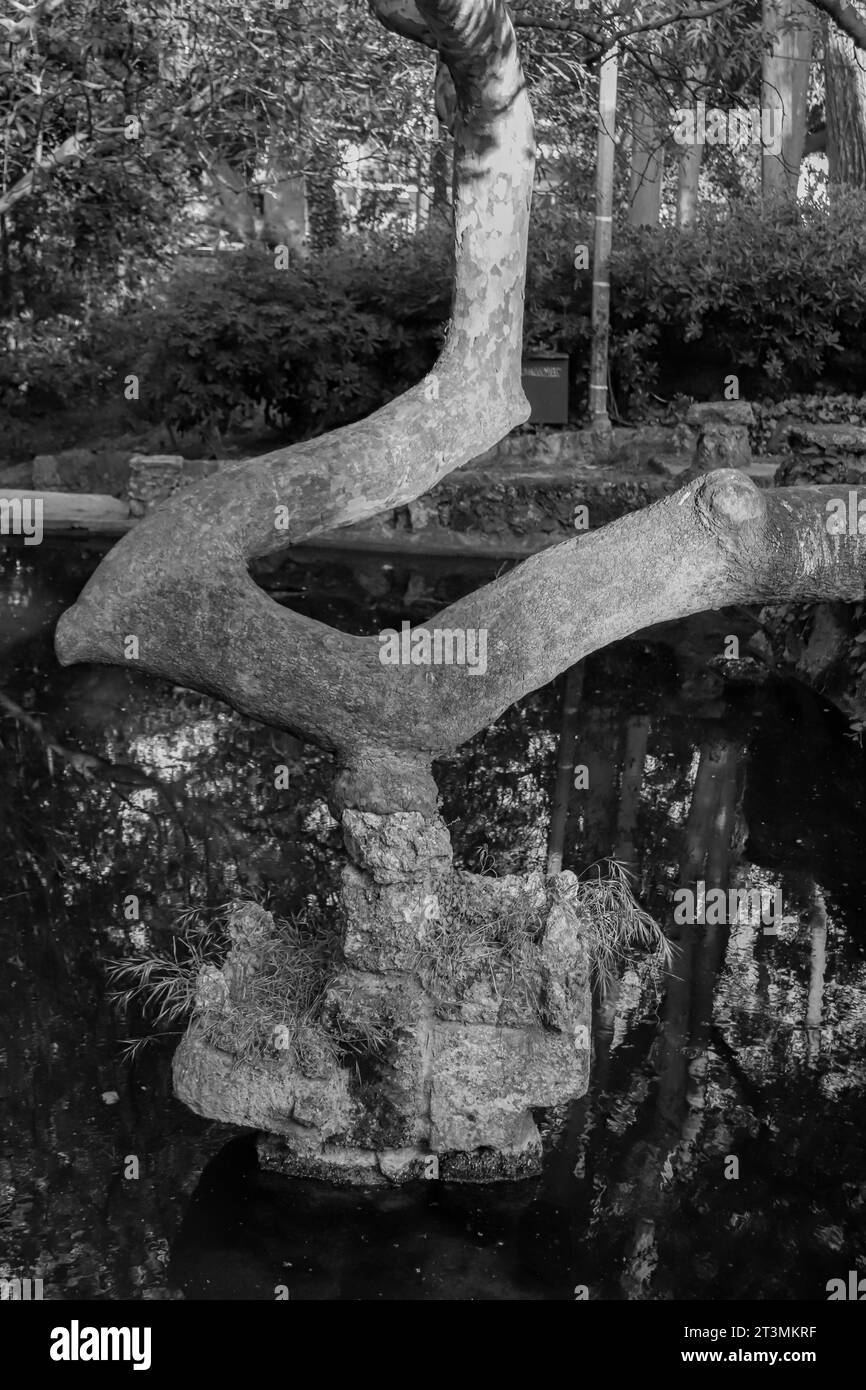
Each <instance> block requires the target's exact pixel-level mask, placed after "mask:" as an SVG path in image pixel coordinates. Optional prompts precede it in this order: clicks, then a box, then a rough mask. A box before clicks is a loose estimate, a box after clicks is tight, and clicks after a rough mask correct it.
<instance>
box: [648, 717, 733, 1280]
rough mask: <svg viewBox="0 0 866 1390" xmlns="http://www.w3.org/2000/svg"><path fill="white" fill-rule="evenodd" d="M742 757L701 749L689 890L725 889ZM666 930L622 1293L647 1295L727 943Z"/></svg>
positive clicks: (699, 1105)
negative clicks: (648, 1115)
mask: <svg viewBox="0 0 866 1390" xmlns="http://www.w3.org/2000/svg"><path fill="white" fill-rule="evenodd" d="M742 757H743V747H742V744H741V743H740V742H739V741H738V740H734V739H731V738H726V737H724V736H723V735H718V736H714V737H712V738H710V739H708V740H707V741H706V742H705V743H704V744H703V746H702V747H701V752H700V759H699V762H698V769H697V774H696V776H695V783H694V788H693V791H692V798H691V805H690V807H689V814H688V818H687V820H686V825H685V829H684V832H683V843H682V853H681V858H680V873H679V880H680V887H682V888H689V889H691V890H692V891H693V892H694V891H695V888H696V881H697V880H698V879H699V878H706V881H707V885H708V886H711V887H718V888H721V887H725V888H726V887H727V878H728V874H729V870H730V864H731V857H732V856H731V841H732V838H733V834H734V830H735V826H736V813H737V804H738V801H739V796H740V793H741V790H742V786H741V778H740V776H739V767H740V763H741V761H742ZM668 933H669V935H670V936H671V938H672V939H673V940H674V941H676V942H677V943H678V951H677V954H676V956H675V957H674V961H673V964H672V966H671V968H670V969H669V971H668V972H667V982H666V989H665V1000H664V1005H663V1008H662V1023H661V1027H660V1030H659V1035H658V1038H657V1039H656V1043H655V1046H654V1049H653V1053H654V1057H653V1060H654V1062H655V1066H656V1072H657V1084H656V1095H655V1113H654V1116H653V1120H652V1123H651V1128H650V1133H649V1136H648V1137H647V1138H646V1139H645V1141H644V1143H643V1144H642V1145H641V1151H640V1153H639V1156H638V1158H637V1162H636V1165H635V1169H636V1171H635V1169H633V1173H634V1188H633V1204H634V1209H635V1212H636V1216H635V1226H634V1230H633V1235H632V1239H631V1241H630V1244H629V1249H628V1253H627V1258H626V1267H625V1270H624V1272H623V1276H622V1288H623V1292H624V1293H625V1295H626V1297H627V1298H632V1299H639V1298H646V1297H649V1296H651V1294H650V1288H649V1286H650V1283H651V1281H652V1277H653V1272H654V1269H655V1267H656V1264H657V1261H658V1254H657V1249H656V1233H657V1229H658V1223H659V1220H660V1218H661V1214H662V1211H663V1207H664V1194H665V1185H666V1183H667V1182H668V1181H670V1180H671V1179H672V1178H673V1176H674V1171H675V1170H674V1165H675V1164H676V1163H677V1162H678V1160H679V1157H680V1156H681V1155H682V1153H683V1152H684V1150H687V1149H688V1148H690V1147H691V1145H693V1144H694V1142H695V1140H696V1139H697V1136H698V1134H699V1132H700V1128H701V1124H702V1117H703V1114H704V1101H705V1094H704V1093H705V1088H706V1077H707V1070H708V1055H707V1053H708V1042H709V1030H710V1027H711V1024H712V1010H713V997H714V993H715V984H716V979H717V977H718V973H719V970H720V969H721V966H722V963H723V961H724V955H725V950H726V947H727V940H728V928H727V926H726V925H721V926H712V925H707V926H704V927H700V928H699V927H696V926H695V925H694V924H690V923H682V924H679V923H672V924H670V925H669V926H668Z"/></svg>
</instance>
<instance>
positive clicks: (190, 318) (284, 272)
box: [132, 238, 449, 439]
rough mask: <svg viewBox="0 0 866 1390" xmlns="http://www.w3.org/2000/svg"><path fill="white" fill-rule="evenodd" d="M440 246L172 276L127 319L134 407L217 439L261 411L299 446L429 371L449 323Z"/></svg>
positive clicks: (245, 259)
mask: <svg viewBox="0 0 866 1390" xmlns="http://www.w3.org/2000/svg"><path fill="white" fill-rule="evenodd" d="M448 295H449V276H448V266H447V245H446V243H445V242H444V241H439V242H437V241H435V240H434V239H432V238H430V239H427V238H424V239H418V240H417V241H413V242H406V243H403V244H402V245H397V246H394V245H390V244H388V243H387V242H386V241H384V240H383V241H381V242H372V243H370V242H367V243H364V244H360V243H359V244H358V245H357V246H355V245H353V244H352V243H349V244H348V245H347V246H345V247H343V248H341V249H340V250H339V251H333V252H328V253H323V254H320V255H318V256H315V257H311V258H310V259H308V260H306V261H300V260H297V261H294V262H293V263H292V264H290V266H289V267H288V268H287V269H279V270H278V269H275V264H274V256H273V254H271V253H268V252H264V251H258V250H254V251H246V252H239V253H225V254H223V255H221V256H219V257H218V258H217V259H216V261H215V262H214V263H211V264H210V265H198V266H194V267H193V268H189V267H183V268H182V269H179V270H178V271H177V272H176V273H175V274H174V276H173V277H172V278H171V279H170V280H169V282H168V283H167V284H166V286H165V287H164V290H163V294H162V297H161V301H162V302H161V303H160V304H159V305H157V306H156V307H154V308H151V309H148V310H146V311H143V312H142V313H140V314H139V315H138V316H137V318H136V319H135V320H134V321H133V324H132V329H133V333H134V336H135V339H136V340H137V341H138V342H139V343H142V344H146V345H147V347H146V350H145V353H144V357H143V360H142V366H141V382H142V386H141V389H142V401H143V402H146V405H147V409H148V413H153V412H156V413H157V414H159V415H160V416H161V417H162V418H164V419H166V420H167V421H168V422H169V423H170V424H172V425H175V426H178V427H180V428H181V429H188V428H191V427H200V426H203V425H217V426H218V427H219V428H221V429H224V428H226V426H227V425H228V423H229V421H230V420H231V419H232V418H234V419H235V421H237V419H238V418H243V417H244V416H245V415H250V414H252V413H253V412H254V411H255V410H256V409H258V408H261V407H264V410H265V414H266V418H267V419H268V421H269V422H271V423H274V424H279V425H281V426H284V427H286V428H287V429H289V430H290V431H291V433H292V435H293V436H294V437H295V438H296V439H303V438H306V437H309V436H311V435H313V434H319V433H322V432H323V431H325V430H329V429H333V428H335V427H336V426H338V425H343V424H347V423H349V422H351V421H352V420H357V419H360V418H361V417H363V416H365V415H367V414H369V413H370V411H372V410H375V409H376V408H377V407H378V406H380V405H383V404H384V403H385V402H386V401H387V400H389V399H390V398H391V397H392V396H395V395H397V394H398V393H399V392H401V391H403V390H405V389H406V388H407V387H408V386H410V385H412V384H413V383H414V382H416V381H417V380H418V379H419V378H420V377H421V376H423V374H424V373H425V372H426V371H427V370H428V369H429V367H430V366H432V364H433V361H434V360H435V357H436V354H437V352H438V349H439V345H440V343H441V336H442V326H443V323H444V321H445V319H446V318H447V315H448Z"/></svg>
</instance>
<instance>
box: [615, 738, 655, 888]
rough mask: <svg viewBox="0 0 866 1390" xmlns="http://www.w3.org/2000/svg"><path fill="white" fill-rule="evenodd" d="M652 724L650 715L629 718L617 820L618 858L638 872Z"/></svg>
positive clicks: (630, 868)
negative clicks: (639, 821) (642, 798)
mask: <svg viewBox="0 0 866 1390" xmlns="http://www.w3.org/2000/svg"><path fill="white" fill-rule="evenodd" d="M649 731H650V721H649V716H648V715H646V714H636V715H633V717H632V718H631V719H629V721H628V724H627V726H626V733H625V756H624V758H623V764H622V781H621V782H620V788H619V813H618V815H617V821H616V842H615V845H614V851H613V854H614V858H615V859H618V860H619V861H620V863H622V864H625V866H626V868H627V869H629V870H631V871H632V872H634V870H635V868H636V867H637V850H636V847H635V833H636V831H637V817H638V808H639V806H640V792H641V787H642V786H643V773H644V763H645V762H646V752H647V744H648V742H649Z"/></svg>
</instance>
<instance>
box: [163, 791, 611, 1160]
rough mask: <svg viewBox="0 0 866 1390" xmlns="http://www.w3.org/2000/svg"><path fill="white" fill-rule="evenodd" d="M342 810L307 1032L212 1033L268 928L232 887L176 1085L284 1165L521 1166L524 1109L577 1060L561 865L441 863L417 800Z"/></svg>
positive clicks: (584, 1081) (573, 1089) (237, 1002)
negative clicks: (326, 960) (331, 948)
mask: <svg viewBox="0 0 866 1390" xmlns="http://www.w3.org/2000/svg"><path fill="white" fill-rule="evenodd" d="M346 785H351V784H350V783H346ZM342 819H343V832H344V839H345V843H346V847H347V850H348V852H349V855H350V858H351V859H352V860H354V863H350V864H349V865H348V866H347V867H346V869H345V871H344V880H343V892H342V907H341V913H342V923H343V925H342V931H341V937H340V950H339V951H338V953H337V955H336V956H335V959H334V961H333V963H332V967H331V969H330V971H329V975H328V979H327V981H326V982H325V983H324V989H323V996H322V1003H321V1007H320V1010H319V1015H318V1018H317V1020H316V1022H315V1025H314V1027H313V1026H311V1027H310V1028H309V1029H308V1032H309V1033H310V1037H311V1040H312V1041H310V1039H308V1043H310V1045H308V1046H306V1047H305V1048H304V1050H303V1052H302V1053H299V1052H298V1050H297V1049H295V1050H294V1051H293V1052H291V1053H281V1051H280V1043H279V1039H280V1035H281V1033H280V1030H281V1029H285V1027H286V1025H285V1024H284V1023H280V1022H279V1020H277V1019H274V1027H273V1038H274V1041H273V1043H272V1044H270V1043H268V1044H267V1045H266V1046H265V1047H264V1048H262V1049H260V1050H259V1052H258V1053H256V1054H254V1055H252V1056H251V1055H250V1054H249V1051H247V1053H246V1054H245V1055H243V1056H238V1055H234V1053H233V1052H232V1050H231V1047H230V1044H229V1042H227V1040H230V1039H231V1038H232V1037H249V1035H250V1028H249V1026H247V1025H248V1023H249V1020H248V1019H247V1018H246V1017H245V1010H246V1011H249V1010H250V1009H251V1007H252V1006H251V1004H250V1002H249V1001H250V999H251V998H252V997H253V994H254V990H253V989H252V986H253V984H254V981H255V978H256V974H257V972H258V971H259V970H260V969H261V968H262V962H263V961H264V960H265V959H266V958H267V959H268V960H270V961H271V964H272V962H273V955H272V954H271V955H269V942H271V941H272V940H273V937H274V933H275V932H277V931H278V930H279V928H278V924H276V923H275V922H274V919H273V918H272V917H271V915H270V914H269V913H268V912H266V911H265V910H264V909H263V908H260V907H258V906H257V905H255V904H243V905H238V907H237V908H236V910H235V913H234V915H233V918H232V921H231V923H230V935H231V939H232V949H231V951H230V953H229V956H228V958H227V960H226V962H225V964H224V965H223V966H222V968H221V969H220V970H217V969H216V968H215V967H213V966H210V967H208V968H207V969H206V970H205V971H203V972H202V975H201V976H200V978H199V994H198V1001H197V1003H198V1007H197V1011H196V1016H195V1018H194V1019H193V1022H192V1024H191V1026H190V1028H189V1030H188V1032H187V1034H186V1036H185V1038H184V1039H183V1041H182V1043H181V1045H180V1047H179V1049H178V1051H177V1053H176V1056H175V1063H174V1082H175V1092H176V1094H177V1095H178V1097H179V1098H180V1099H181V1100H183V1101H184V1102H185V1103H186V1104H187V1105H189V1106H190V1107H191V1108H192V1109H193V1110H195V1111H197V1112H198V1113H199V1114H202V1115H206V1116H209V1117H211V1118H214V1119H220V1120H225V1121H230V1122H232V1123H234V1124H240V1125H245V1126H249V1127H252V1128H255V1129H258V1130H261V1131H263V1132H264V1134H265V1135H266V1136H267V1137H266V1138H264V1139H263V1140H262V1141H261V1143H260V1157H261V1161H262V1163H263V1164H264V1165H265V1166H266V1167H268V1168H270V1169H273V1170H276V1171H279V1172H283V1173H290V1174H292V1175H295V1176H304V1177H313V1178H322V1179H325V1180H327V1181H330V1182H337V1183H341V1184H349V1185H358V1184H362V1185H375V1184H379V1183H383V1182H385V1183H402V1182H408V1181H413V1180H416V1179H419V1178H433V1177H442V1178H447V1179H450V1180H453V1181H470V1182H482V1181H483V1182H490V1181H494V1180H496V1179H502V1178H517V1177H525V1176H529V1175H531V1174H534V1173H537V1172H538V1171H539V1167H540V1163H541V1155H542V1144H541V1137H540V1134H539V1131H538V1128H537V1126H536V1123H535V1120H534V1118H533V1113H532V1112H533V1110H536V1109H547V1108H548V1107H553V1106H557V1105H561V1104H563V1103H565V1102H568V1101H570V1100H572V1099H575V1098H577V1097H578V1096H581V1095H583V1094H584V1092H585V1090H586V1087H587V1085H588V1079H589V1060H590V1028H589V1024H590V1008H591V1005H590V990H589V962H588V953H587V948H586V931H585V928H586V923H585V921H582V920H581V916H580V910H579V908H578V907H577V906H576V905H575V900H574V893H573V885H574V876H573V875H572V874H568V873H565V874H560V875H557V876H556V877H554V878H551V879H548V880H544V879H543V878H542V877H541V875H540V874H531V875H528V876H519V875H510V876H506V877H503V878H501V879H496V878H491V877H481V876H478V875H474V874H466V873H456V872H454V871H453V869H452V867H451V849H450V843H449V841H448V836H447V831H446V828H445V826H444V824H443V823H442V822H441V820H439V818H438V816H436V815H435V813H434V814H431V813H429V812H428V813H425V812H421V811H395V812H391V813H379V812H371V811H360V810H357V809H354V808H351V807H350V808H345V809H344V810H343V813H342ZM257 1026H258V1027H259V1034H260V1035H262V1036H264V1037H265V1038H267V1036H268V1028H267V1026H266V1027H265V1029H264V1033H263V1034H262V1030H261V1026H260V1022H259V1023H258V1024H257ZM317 1029H318V1030H319V1031H318V1033H316V1030H317ZM317 1038H318V1044H317V1045H314V1044H316V1039H317Z"/></svg>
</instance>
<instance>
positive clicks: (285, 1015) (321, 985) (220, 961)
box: [108, 903, 340, 1074]
mask: <svg viewBox="0 0 866 1390" xmlns="http://www.w3.org/2000/svg"><path fill="white" fill-rule="evenodd" d="M238 905H239V904H238V903H227V904H225V905H224V906H222V907H221V908H218V909H217V910H216V911H215V912H213V913H210V914H206V913H204V912H202V911H199V910H190V911H187V912H185V913H183V914H181V916H180V917H179V918H178V919H177V922H176V926H177V928H178V933H177V935H176V937H175V939H174V942H173V944H172V950H171V953H170V954H167V953H154V954H151V955H139V956H135V957H133V958H131V959H127V960H125V961H123V962H121V963H119V964H116V965H113V966H112V967H111V968H110V969H109V971H108V978H109V984H110V985H113V986H115V989H114V991H113V993H112V994H111V995H110V998H111V999H112V1002H113V1003H114V1005H115V1007H116V1008H118V1010H120V1011H121V1012H123V1013H124V1014H127V1013H128V1012H129V1011H130V1010H132V1009H133V1008H136V1009H137V1010H138V1012H139V1014H140V1015H141V1017H142V1018H144V1019H145V1020H147V1021H148V1022H149V1023H150V1024H151V1027H152V1029H153V1033H152V1034H151V1035H150V1036H151V1037H152V1036H154V1035H155V1034H157V1033H164V1032H165V1031H167V1030H169V1029H171V1028H172V1026H173V1025H182V1026H186V1024H187V1023H189V1022H190V1020H191V1019H192V1018H193V1017H196V1018H198V1019H199V1021H200V1023H201V1025H202V1029H203V1033H204V1037H205V1039H206V1040H207V1041H208V1042H209V1043H211V1044H212V1045H213V1046H214V1047H218V1048H220V1049H222V1050H223V1051H226V1052H230V1053H232V1054H233V1055H235V1056H236V1057H238V1058H241V1059H243V1060H246V1061H255V1060H263V1059H264V1058H276V1057H280V1056H282V1057H286V1058H287V1059H288V1060H290V1061H291V1062H292V1063H293V1064H295V1065H297V1066H298V1067H299V1068H300V1069H301V1070H303V1071H305V1072H307V1073H308V1074H315V1073H317V1072H319V1071H321V1069H322V1068H323V1067H326V1066H327V1065H328V1064H329V1063H330V1061H331V1060H333V1059H334V1057H335V1056H336V1054H337V1051H338V1049H339V1042H340V1040H339V1037H334V1036H333V1035H332V1033H331V1032H330V1031H328V1030H327V1029H326V1028H325V1027H324V1025H323V1023H322V1019H321V1014H322V1007H323V1003H324V999H325V994H326V992H327V989H328V985H329V984H330V983H331V980H332V979H333V977H334V974H335V967H336V958H337V951H338V946H339V937H338V934H337V932H336V930H335V929H334V928H333V927H331V926H330V925H329V924H328V923H327V922H326V920H325V917H324V915H323V914H321V913H319V912H318V911H315V910H313V909H305V910H304V911H303V912H301V913H299V914H296V915H295V916H293V917H291V918H281V917H275V918H274V932H273V935H272V936H271V937H269V938H268V939H267V940H266V941H263V942H262V943H261V967H260V969H259V970H257V971H256V973H255V974H254V975H253V976H251V977H250V978H248V979H245V980H244V982H243V986H242V989H241V992H240V995H239V997H229V998H225V999H224V1000H222V1001H219V1002H214V1003H211V1004H208V1003H207V992H205V996H204V998H205V1002H204V1003H203V1002H202V996H201V990H200V985H201V981H202V976H203V975H204V974H205V972H207V971H210V973H211V975H212V977H213V979H212V983H215V984H218V983H219V981H217V972H218V971H219V969H220V967H221V966H222V965H224V964H225V962H226V959H227V957H228V954H229V950H230V947H231V940H230V938H229V936H228V930H227V927H228V919H229V916H230V914H231V913H232V911H233V910H234V908H235V907H236V906H238ZM174 1031H182V1028H175V1030H174ZM149 1040H150V1037H148V1036H145V1037H143V1038H138V1039H132V1040H130V1041H129V1042H128V1043H127V1046H126V1051H125V1053H124V1056H125V1057H126V1058H127V1059H129V1058H131V1057H133V1056H134V1055H135V1054H136V1053H137V1052H138V1051H139V1049H140V1048H141V1047H142V1046H143V1045H144V1044H145V1043H146V1042H147V1041H149Z"/></svg>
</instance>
